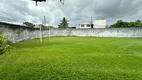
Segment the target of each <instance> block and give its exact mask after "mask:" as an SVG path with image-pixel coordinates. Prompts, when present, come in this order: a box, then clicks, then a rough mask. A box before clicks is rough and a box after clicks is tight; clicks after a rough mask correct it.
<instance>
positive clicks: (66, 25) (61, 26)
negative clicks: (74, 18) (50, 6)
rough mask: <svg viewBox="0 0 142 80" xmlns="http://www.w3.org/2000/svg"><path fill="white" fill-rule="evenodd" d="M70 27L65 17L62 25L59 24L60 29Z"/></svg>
mask: <svg viewBox="0 0 142 80" xmlns="http://www.w3.org/2000/svg"><path fill="white" fill-rule="evenodd" d="M68 25H69V23H68V20H67V19H66V18H65V17H64V18H63V19H62V21H61V23H60V24H59V28H67V27H68Z"/></svg>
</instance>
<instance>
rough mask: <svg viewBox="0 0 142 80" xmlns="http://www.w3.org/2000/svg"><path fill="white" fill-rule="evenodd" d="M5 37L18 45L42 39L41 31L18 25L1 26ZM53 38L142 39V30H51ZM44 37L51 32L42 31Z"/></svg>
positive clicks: (0, 28)
mask: <svg viewBox="0 0 142 80" xmlns="http://www.w3.org/2000/svg"><path fill="white" fill-rule="evenodd" d="M0 30H3V35H8V40H9V41H10V42H12V43H16V42H19V41H23V40H29V39H34V38H39V37H40V30H39V29H36V28H26V27H24V26H20V27H19V26H16V25H12V26H11V25H0ZM50 35H51V36H84V37H85V36H88V37H89V36H90V37H127V38H142V28H106V29H69V28H67V29H51V30H50ZM42 36H43V37H48V36H49V30H48V29H46V30H45V29H44V30H42Z"/></svg>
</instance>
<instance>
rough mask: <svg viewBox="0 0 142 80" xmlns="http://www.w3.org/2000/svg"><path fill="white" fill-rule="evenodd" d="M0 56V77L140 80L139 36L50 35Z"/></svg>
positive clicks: (12, 79) (141, 47) (2, 79)
mask: <svg viewBox="0 0 142 80" xmlns="http://www.w3.org/2000/svg"><path fill="white" fill-rule="evenodd" d="M12 46H13V47H15V48H14V49H13V50H12V51H11V52H10V54H9V53H7V55H6V57H5V56H4V55H0V80H142V39H129V38H93V37H53V38H51V40H50V41H49V40H48V38H44V39H43V43H42V44H40V42H39V39H34V40H29V41H25V42H19V43H16V44H13V45H12Z"/></svg>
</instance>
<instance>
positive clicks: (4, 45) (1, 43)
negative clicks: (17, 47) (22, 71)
mask: <svg viewBox="0 0 142 80" xmlns="http://www.w3.org/2000/svg"><path fill="white" fill-rule="evenodd" d="M9 47H10V45H8V40H7V37H6V36H2V31H0V55H2V54H4V53H5V52H6V51H7V50H8V49H9Z"/></svg>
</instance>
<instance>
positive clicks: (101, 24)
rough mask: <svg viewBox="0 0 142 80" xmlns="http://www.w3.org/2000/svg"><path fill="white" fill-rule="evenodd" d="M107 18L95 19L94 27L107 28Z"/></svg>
mask: <svg viewBox="0 0 142 80" xmlns="http://www.w3.org/2000/svg"><path fill="white" fill-rule="evenodd" d="M106 23H107V22H106V20H95V21H94V22H93V25H94V28H106Z"/></svg>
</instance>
